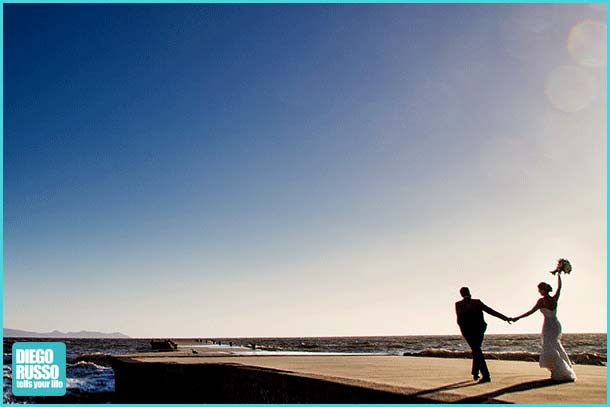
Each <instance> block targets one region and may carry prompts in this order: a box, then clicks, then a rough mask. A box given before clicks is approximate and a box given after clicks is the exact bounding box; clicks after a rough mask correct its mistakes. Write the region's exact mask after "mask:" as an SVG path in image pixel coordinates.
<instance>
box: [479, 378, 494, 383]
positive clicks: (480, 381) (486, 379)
mask: <svg viewBox="0 0 610 407" xmlns="http://www.w3.org/2000/svg"><path fill="white" fill-rule="evenodd" d="M477 383H491V377H489V376H487V377H482V378H481V380H479V381H478V382H477Z"/></svg>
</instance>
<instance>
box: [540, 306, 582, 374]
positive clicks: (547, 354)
mask: <svg viewBox="0 0 610 407" xmlns="http://www.w3.org/2000/svg"><path fill="white" fill-rule="evenodd" d="M540 312H542V315H544V324H543V325H542V352H541V353H540V367H543V368H547V369H549V370H550V371H551V379H552V380H557V381H574V380H576V374H575V373H574V369H572V362H570V358H569V357H568V354H567V353H566V351H565V349H564V348H563V346H562V345H561V342H560V339H561V323H559V320H558V319H557V308H555V309H554V310H550V309H548V308H540Z"/></svg>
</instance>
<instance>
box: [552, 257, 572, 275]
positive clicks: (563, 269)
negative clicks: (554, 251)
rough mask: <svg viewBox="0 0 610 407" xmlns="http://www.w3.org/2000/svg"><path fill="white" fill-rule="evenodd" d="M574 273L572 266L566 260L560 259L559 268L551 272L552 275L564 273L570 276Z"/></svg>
mask: <svg viewBox="0 0 610 407" xmlns="http://www.w3.org/2000/svg"><path fill="white" fill-rule="evenodd" d="M571 272H572V265H571V264H570V262H569V261H568V260H566V259H559V260H558V261H557V267H556V268H555V270H553V271H551V274H557V273H564V274H570V273H571Z"/></svg>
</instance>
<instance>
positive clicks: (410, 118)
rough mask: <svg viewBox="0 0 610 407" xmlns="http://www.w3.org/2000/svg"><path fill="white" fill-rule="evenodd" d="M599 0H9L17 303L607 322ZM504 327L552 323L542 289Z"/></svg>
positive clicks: (7, 82) (8, 199) (113, 320)
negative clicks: (492, 312)
mask: <svg viewBox="0 0 610 407" xmlns="http://www.w3.org/2000/svg"><path fill="white" fill-rule="evenodd" d="M605 21H606V8H605V5H586V4H581V5H517V4H514V5H413V4H411V5H409V4H406V5H77V4H75V5H15V4H5V5H4V109H5V110H4V124H5V127H4V160H5V169H4V174H5V178H4V194H5V195H4V237H5V241H4V249H5V258H4V266H5V267H4V326H5V327H11V328H17V329H27V330H36V331H49V330H53V329H58V330H63V331H68V330H83V329H84V330H98V331H106V332H110V331H121V332H124V333H126V334H128V335H130V336H141V337H147V336H173V337H179V336H203V337H212V336H309V335H315V336H322V335H324V336H326V335H390V334H395V335H400V334H415V335H417V334H458V333H459V331H458V328H457V325H456V323H455V315H454V305H453V304H454V302H455V301H457V300H458V299H459V294H458V290H459V288H460V287H461V286H463V285H467V286H469V287H470V288H471V291H472V292H473V295H474V296H475V297H479V298H481V299H482V300H483V301H484V302H485V303H487V304H488V305H490V306H491V307H493V308H495V309H497V310H498V311H501V312H503V313H505V314H507V315H509V316H516V315H518V314H521V313H523V312H525V311H526V310H528V309H530V308H531V306H532V305H533V304H534V303H535V302H536V300H537V298H538V293H537V289H536V285H537V284H538V282H540V281H547V282H549V283H551V284H552V285H553V286H555V284H556V281H555V279H554V277H552V276H551V275H550V274H548V271H549V270H552V269H553V268H554V266H555V264H556V261H557V259H558V258H559V257H565V258H568V259H569V260H570V261H571V262H572V264H573V267H574V272H573V273H572V274H571V275H569V276H566V277H565V281H564V291H563V293H562V297H561V300H560V305H559V317H560V320H561V321H562V324H563V327H564V332H606V297H607V292H606V287H607V284H606V164H607V161H606V109H607V105H606V87H607V85H606V24H605ZM487 320H488V323H489V324H490V328H489V329H488V332H489V333H521V332H532V333H535V332H540V329H541V324H542V317H541V316H540V315H539V314H535V315H534V316H532V317H530V318H527V319H524V320H522V321H519V322H518V323H516V324H514V325H512V326H509V325H507V324H506V323H503V322H501V321H499V320H496V319H494V318H493V317H488V318H487Z"/></svg>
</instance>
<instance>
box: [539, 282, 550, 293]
mask: <svg viewBox="0 0 610 407" xmlns="http://www.w3.org/2000/svg"><path fill="white" fill-rule="evenodd" d="M538 289H539V290H542V291H544V292H545V293H550V292H551V291H553V287H551V285H550V284H547V283H545V282H542V283H540V284H538Z"/></svg>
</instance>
